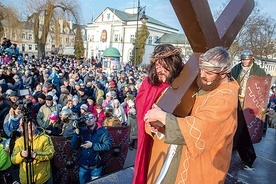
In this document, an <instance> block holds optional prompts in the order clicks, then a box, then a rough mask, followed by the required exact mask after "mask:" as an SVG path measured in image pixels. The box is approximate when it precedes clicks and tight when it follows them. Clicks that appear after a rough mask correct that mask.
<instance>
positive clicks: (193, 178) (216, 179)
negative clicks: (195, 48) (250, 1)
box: [144, 47, 239, 184]
mask: <svg viewBox="0 0 276 184" xmlns="http://www.w3.org/2000/svg"><path fill="white" fill-rule="evenodd" d="M231 63H232V62H231V61H230V54H229V52H228V51H227V50H225V49H223V48H222V47H215V48H212V49H209V50H208V51H207V52H206V53H205V54H203V55H201V56H200V58H199V67H200V72H199V74H198V77H197V85H198V87H199V91H198V93H197V94H196V100H195V104H194V107H193V109H192V111H191V114H190V115H188V116H186V117H184V118H180V117H176V116H174V115H173V114H171V113H167V112H165V111H163V110H162V109H161V108H159V107H158V106H157V105H155V106H154V108H153V109H151V110H149V111H148V112H147V113H146V114H145V116H144V121H145V122H146V123H147V124H148V126H149V127H150V128H151V130H152V132H156V133H157V129H155V128H154V127H153V126H152V124H151V122H156V121H159V122H160V123H159V124H156V123H155V124H154V126H155V127H156V126H157V125H158V126H160V127H164V129H165V133H164V137H163V138H162V136H160V139H164V142H165V143H167V144H170V146H169V150H168V154H167V156H166V159H165V162H164V164H163V166H162V168H161V170H160V173H159V175H158V177H157V179H153V180H152V179H151V178H150V177H149V178H148V183H186V184H189V183H191V184H193V183H224V181H225V178H226V174H227V171H228V168H229V165H230V160H231V154H232V146H233V137H234V134H235V131H236V128H237V105H238V89H239V85H238V83H237V82H236V81H235V80H234V79H233V78H232V76H231V75H230V71H231V67H232V64H231ZM157 128H158V127H157ZM152 151H153V152H154V151H157V150H152ZM149 172H150V170H149Z"/></svg>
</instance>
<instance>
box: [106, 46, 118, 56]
mask: <svg viewBox="0 0 276 184" xmlns="http://www.w3.org/2000/svg"><path fill="white" fill-rule="evenodd" d="M103 56H104V57H121V54H120V52H119V51H118V49H116V48H114V47H109V48H107V49H105V50H104V52H103Z"/></svg>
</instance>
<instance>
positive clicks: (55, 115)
mask: <svg viewBox="0 0 276 184" xmlns="http://www.w3.org/2000/svg"><path fill="white" fill-rule="evenodd" d="M50 120H53V121H57V120H58V115H57V112H53V113H52V114H51V115H50Z"/></svg>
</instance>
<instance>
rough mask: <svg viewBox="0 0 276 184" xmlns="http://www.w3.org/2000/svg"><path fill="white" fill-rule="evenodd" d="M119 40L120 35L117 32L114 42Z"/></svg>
mask: <svg viewBox="0 0 276 184" xmlns="http://www.w3.org/2000/svg"><path fill="white" fill-rule="evenodd" d="M118 41H119V35H118V34H115V35H114V42H118Z"/></svg>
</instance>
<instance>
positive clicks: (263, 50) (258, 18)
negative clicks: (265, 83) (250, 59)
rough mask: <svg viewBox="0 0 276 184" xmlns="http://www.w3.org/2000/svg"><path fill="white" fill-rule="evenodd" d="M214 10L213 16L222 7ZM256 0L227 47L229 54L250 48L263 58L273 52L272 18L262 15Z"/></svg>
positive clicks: (217, 13)
mask: <svg viewBox="0 0 276 184" xmlns="http://www.w3.org/2000/svg"><path fill="white" fill-rule="evenodd" d="M228 2H229V0H226V1H225V3H224V4H223V7H225V6H226V5H227V3H228ZM223 7H221V8H220V10H217V11H215V13H214V14H215V17H218V15H219V14H220V12H221V11H222V10H223V9H224V8H223ZM261 10H262V8H261V7H260V5H259V3H258V1H255V7H254V9H253V12H252V13H251V15H250V16H249V17H248V19H247V21H246V22H245V24H244V26H243V27H242V29H241V30H240V32H239V33H238V35H237V36H236V38H235V40H234V42H233V44H232V45H231V47H230V48H229V51H230V53H231V55H232V56H233V57H234V56H236V55H237V54H240V52H241V51H242V50H244V49H250V50H252V51H253V52H254V54H255V55H256V56H257V57H259V58H263V56H265V57H267V55H269V54H272V53H275V47H274V44H273V38H275V34H276V33H275V26H276V22H275V20H274V19H272V18H271V17H269V16H267V15H262V14H261V12H262V11H261Z"/></svg>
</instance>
